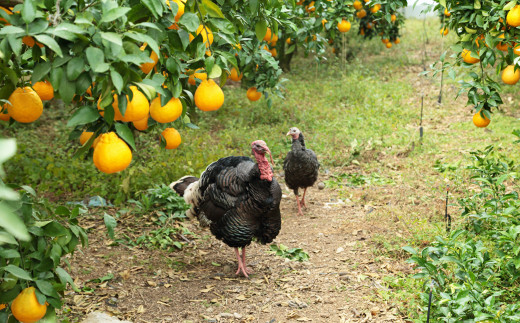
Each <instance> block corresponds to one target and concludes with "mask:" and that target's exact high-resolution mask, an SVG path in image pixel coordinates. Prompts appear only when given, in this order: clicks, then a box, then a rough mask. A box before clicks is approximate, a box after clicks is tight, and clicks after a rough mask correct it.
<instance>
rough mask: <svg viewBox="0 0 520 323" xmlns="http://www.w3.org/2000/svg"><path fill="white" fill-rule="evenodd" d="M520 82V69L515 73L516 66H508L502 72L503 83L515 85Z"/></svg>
mask: <svg viewBox="0 0 520 323" xmlns="http://www.w3.org/2000/svg"><path fill="white" fill-rule="evenodd" d="M518 80H520V68H517V69H516V71H515V66H514V65H508V66H507V67H506V68H504V70H503V71H502V82H504V83H506V84H509V85H514V84H516V83H517V82H518Z"/></svg>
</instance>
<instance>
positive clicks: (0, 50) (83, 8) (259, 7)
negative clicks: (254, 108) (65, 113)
mask: <svg viewBox="0 0 520 323" xmlns="http://www.w3.org/2000/svg"><path fill="white" fill-rule="evenodd" d="M0 16H1V19H2V21H1V22H0V23H2V24H3V27H2V28H0V37H1V40H0V59H1V60H2V64H1V68H2V72H3V73H2V75H1V76H0V78H1V79H0V87H1V88H0V99H2V100H7V101H9V102H8V103H6V104H4V109H3V111H2V112H3V113H2V114H1V115H2V118H3V119H8V118H11V120H12V121H11V122H15V121H16V122H21V123H29V122H32V121H34V120H36V119H37V118H39V116H40V115H41V114H42V111H43V104H42V100H46V99H49V97H52V96H54V94H55V95H56V97H59V98H60V99H61V100H63V101H64V102H65V103H67V104H71V106H72V109H71V111H70V118H69V119H68V120H67V124H68V125H69V126H70V127H71V128H72V131H73V136H72V137H73V138H79V137H80V136H81V135H82V134H83V136H81V137H82V138H81V141H82V148H81V149H79V150H78V154H79V155H81V154H84V153H86V152H87V151H94V156H93V157H94V163H95V165H96V166H97V167H98V168H99V169H100V170H101V171H104V172H107V173H112V172H117V171H120V170H122V169H124V168H126V167H127V166H128V164H129V163H130V161H131V159H132V150H135V138H134V133H135V131H136V130H139V131H148V132H155V133H157V135H158V134H159V133H161V138H162V139H163V144H162V145H163V147H165V148H172V149H173V148H176V147H177V146H178V145H179V144H180V141H181V139H180V135H179V133H178V132H176V131H174V130H175V129H173V128H172V127H171V125H172V122H176V124H177V127H179V126H188V127H192V128H196V126H195V125H194V124H193V123H191V122H190V116H193V114H194V113H195V111H196V110H202V111H213V110H217V109H219V108H220V107H221V106H222V105H223V103H224V94H223V92H222V89H221V87H222V86H223V85H224V83H225V81H226V79H227V77H228V74H229V75H231V73H232V71H233V69H234V73H235V74H237V75H242V76H243V80H242V81H243V82H244V83H246V84H249V85H251V86H255V87H256V88H257V89H258V90H259V91H261V92H266V91H267V90H274V91H279V78H280V74H281V70H280V69H279V67H278V63H277V61H276V60H275V59H274V58H273V57H272V55H271V53H269V52H267V51H265V50H264V49H263V48H262V45H263V43H264V41H263V39H264V37H265V35H266V33H267V31H268V30H270V29H272V30H273V32H274V33H276V32H277V30H278V26H281V25H284V24H286V25H290V22H289V20H288V18H289V17H290V16H289V14H288V13H287V10H286V7H285V5H284V4H283V2H280V1H235V0H229V1H219V2H218V5H217V4H216V3H214V2H212V1H209V0H197V1H194V0H193V1H187V2H186V3H184V2H182V1H180V0H175V1H162V0H143V1H132V0H130V1H103V2H97V1H92V2H84V1H71V2H66V3H65V2H61V1H38V0H27V1H24V2H23V4H16V5H15V6H14V7H11V8H9V9H5V10H0ZM268 26H270V28H269V27H268ZM213 79H219V80H220V81H219V82H214V81H213ZM217 83H218V84H217ZM33 90H36V92H35V91H33ZM49 93H50V94H51V95H50V96H49V95H46V94H49ZM36 94H38V95H36ZM38 96H39V97H38ZM150 102H151V105H150ZM149 117H151V118H149ZM149 127H150V128H149ZM110 133H113V134H112V135H109V134H110ZM98 144H100V149H99V150H98V153H96V149H92V148H94V147H97V145H98ZM125 146H126V147H125ZM102 147H104V148H102ZM130 148H131V149H130Z"/></svg>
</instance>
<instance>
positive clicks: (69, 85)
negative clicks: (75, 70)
mask: <svg viewBox="0 0 520 323" xmlns="http://www.w3.org/2000/svg"><path fill="white" fill-rule="evenodd" d="M58 91H59V93H60V97H61V99H62V100H63V101H64V102H65V103H70V102H72V99H73V98H74V95H75V93H76V83H74V82H71V81H69V79H68V78H67V75H63V76H62V78H61V79H60V83H59V88H58Z"/></svg>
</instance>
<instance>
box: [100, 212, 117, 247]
mask: <svg viewBox="0 0 520 323" xmlns="http://www.w3.org/2000/svg"><path fill="white" fill-rule="evenodd" d="M103 220H104V221H105V226H106V228H107V231H108V236H109V237H110V239H112V240H114V239H115V236H114V228H115V227H116V226H117V221H116V219H114V217H112V216H111V215H109V214H107V213H105V214H104V216H103Z"/></svg>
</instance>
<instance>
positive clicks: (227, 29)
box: [211, 19, 236, 34]
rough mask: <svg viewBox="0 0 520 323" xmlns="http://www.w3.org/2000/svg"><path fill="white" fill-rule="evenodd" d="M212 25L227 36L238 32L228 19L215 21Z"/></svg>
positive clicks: (212, 21)
mask: <svg viewBox="0 0 520 323" xmlns="http://www.w3.org/2000/svg"><path fill="white" fill-rule="evenodd" d="M211 23H212V24H213V25H214V26H215V27H217V29H218V30H220V31H221V32H224V33H226V34H234V33H235V32H236V29H235V26H234V25H233V24H232V23H231V22H230V21H229V20H227V19H213V20H211Z"/></svg>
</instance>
